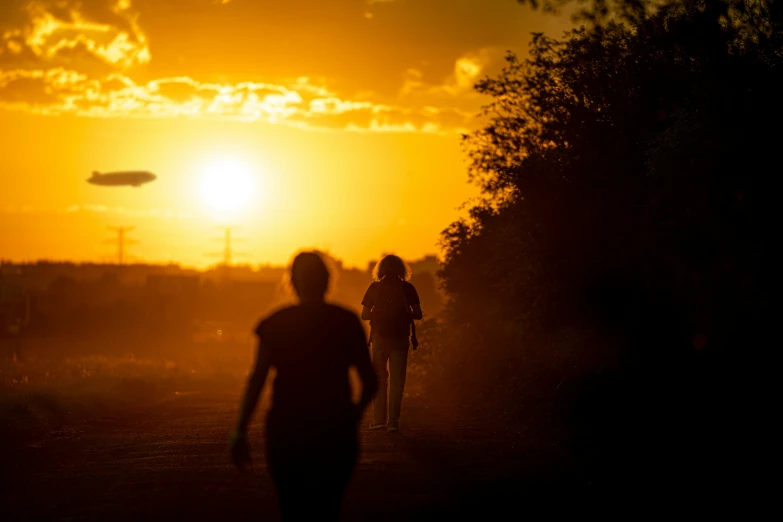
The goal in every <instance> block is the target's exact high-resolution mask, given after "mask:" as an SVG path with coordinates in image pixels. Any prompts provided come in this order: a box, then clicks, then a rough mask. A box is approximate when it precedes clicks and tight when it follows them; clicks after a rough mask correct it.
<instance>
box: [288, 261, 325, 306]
mask: <svg viewBox="0 0 783 522" xmlns="http://www.w3.org/2000/svg"><path fill="white" fill-rule="evenodd" d="M291 284H292V285H293V287H294V291H296V295H297V296H299V299H300V300H302V301H312V300H323V298H324V296H325V295H326V291H327V289H328V288H329V270H328V269H327V268H326V263H324V261H323V259H321V256H320V255H318V254H317V253H316V252H302V253H301V254H299V255H297V256H296V257H295V258H294V262H293V263H292V264H291Z"/></svg>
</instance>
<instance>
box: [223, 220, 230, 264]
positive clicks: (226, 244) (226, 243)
mask: <svg viewBox="0 0 783 522" xmlns="http://www.w3.org/2000/svg"><path fill="white" fill-rule="evenodd" d="M223 264H224V265H225V266H231V227H226V230H225V237H224V239H223Z"/></svg>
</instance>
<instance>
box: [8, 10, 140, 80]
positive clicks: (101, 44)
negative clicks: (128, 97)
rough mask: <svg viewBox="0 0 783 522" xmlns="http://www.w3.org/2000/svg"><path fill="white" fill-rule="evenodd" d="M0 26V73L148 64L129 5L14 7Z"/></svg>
mask: <svg viewBox="0 0 783 522" xmlns="http://www.w3.org/2000/svg"><path fill="white" fill-rule="evenodd" d="M14 4H15V5H16V7H17V9H15V10H14V11H13V12H12V15H14V16H11V17H9V19H8V20H7V21H6V22H5V23H3V21H2V20H0V34H2V40H0V67H3V66H9V65H10V66H21V65H27V66H36V67H45V66H49V67H71V68H75V69H77V70H85V71H92V70H93V69H94V68H98V69H103V71H102V72H105V70H106V69H107V68H116V69H127V68H130V67H133V66H136V65H141V64H146V63H149V61H150V59H151V54H150V49H149V45H148V42H147V37H146V35H145V34H144V32H143V31H142V30H141V27H140V26H139V24H138V13H137V12H136V11H135V10H134V9H133V6H132V3H131V0H79V1H76V0H56V1H54V0H30V1H28V2H24V3H21V2H15V3H14Z"/></svg>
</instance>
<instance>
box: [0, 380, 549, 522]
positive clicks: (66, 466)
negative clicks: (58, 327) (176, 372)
mask: <svg viewBox="0 0 783 522" xmlns="http://www.w3.org/2000/svg"><path fill="white" fill-rule="evenodd" d="M239 384H240V385H239V386H233V385H231V386H217V387H212V388H208V389H206V390H201V391H199V390H192V391H187V392H161V391H160V390H158V391H156V392H155V393H151V394H150V395H149V397H146V398H145V400H137V401H135V402H132V403H127V404H123V405H122V406H118V405H112V406H111V407H105V406H104V407H103V408H95V409H91V410H88V411H86V412H82V413H80V414H79V415H76V414H75V413H73V415H70V416H69V415H68V414H69V413H72V412H67V411H66V412H62V414H63V415H65V416H66V417H67V420H65V421H61V422H57V423H54V424H52V423H50V429H49V430H48V431H47V432H46V433H45V434H42V435H40V436H39V435H36V436H31V437H26V438H22V439H20V438H18V437H17V439H15V440H6V441H5V448H4V450H3V452H2V453H0V458H2V460H3V461H4V462H3V463H2V467H0V485H2V493H0V503H1V504H2V506H3V511H4V516H3V520H4V521H11V520H41V521H43V520H52V521H54V520H58V521H66V520H68V521H87V520H95V521H99V520H100V521H104V520H105V521H108V520H111V521H121V520H190V521H200V520H221V521H233V520H277V519H278V512H277V506H276V499H275V493H274V490H273V488H272V484H271V481H270V480H269V478H268V476H267V475H266V474H265V464H264V457H263V438H262V435H261V434H262V429H261V425H260V423H261V422H262V419H263V413H261V414H260V415H259V416H258V417H259V419H258V420H257V422H255V423H254V425H253V428H252V430H251V444H252V446H253V450H254V459H255V460H254V469H253V471H252V472H250V473H245V474H242V473H240V472H238V471H237V470H235V469H234V468H232V467H231V465H230V464H229V461H228V455H227V435H228V431H229V430H230V428H231V426H232V424H233V423H234V421H235V418H236V414H237V407H238V403H239V394H240V392H241V382H239ZM414 384H415V383H414ZM412 388H413V389H414V390H415V387H413V386H412ZM37 408H40V406H38V407H37ZM59 408H60V409H62V404H61V405H60V406H59ZM66 409H67V408H66ZM17 410H18V408H17ZM15 411H16V410H15ZM26 411H27V410H26V409H23V410H21V412H22V413H21V414H18V415H17V418H21V417H24V416H25V415H26V413H25V412H26ZM454 411H455V410H454V408H453V407H451V406H449V407H445V406H443V405H440V404H435V403H433V401H432V400H428V399H427V398H426V397H423V396H421V395H418V394H415V393H411V394H409V396H408V397H407V398H406V400H405V404H404V415H403V423H402V424H403V425H402V432H401V433H400V434H399V435H394V434H388V433H386V432H385V431H369V430H367V429H366V426H367V425H368V424H369V418H367V419H365V421H364V422H363V427H362V430H361V445H362V453H361V459H360V462H359V465H358V467H357V470H356V473H355V475H354V477H353V481H352V483H351V486H350V488H349V490H348V492H347V496H346V499H345V504H344V513H343V520H368V519H372V520H374V521H383V520H429V519H432V518H433V517H435V518H438V519H440V518H442V517H446V516H455V515H458V516H459V517H458V518H461V517H462V516H464V515H468V514H470V513H474V512H475V513H476V514H479V513H481V514H484V515H486V514H488V513H490V512H492V511H497V512H503V511H505V510H506V509H507V508H508V507H509V506H510V505H512V504H514V503H516V502H518V501H519V500H520V495H522V494H524V493H525V492H526V491H527V492H529V491H530V490H529V488H527V489H524V488H523V487H522V486H523V483H525V481H526V480H527V479H526V478H525V477H526V476H529V475H531V474H535V472H534V471H533V470H534V468H535V465H534V462H535V461H536V457H535V456H534V455H530V454H529V453H528V454H526V452H525V445H524V444H518V445H516V446H515V444H514V440H517V441H518V442H523V440H524V437H522V438H518V437H517V438H512V439H510V441H509V440H506V441H505V442H503V443H502V444H500V443H498V440H499V438H498V434H497V432H495V431H494V430H493V429H492V428H491V427H488V426H483V427H481V426H476V425H475V423H471V422H470V419H469V418H460V416H459V415H456V414H455V413H454ZM17 413H19V412H18V411H17ZM6 420H7V419H6ZM51 425H54V426H55V427H54V428H51ZM4 427H7V425H6V426H4ZM525 469H526V470H527V471H526V472H520V471H519V470H525ZM304 500H306V499H304Z"/></svg>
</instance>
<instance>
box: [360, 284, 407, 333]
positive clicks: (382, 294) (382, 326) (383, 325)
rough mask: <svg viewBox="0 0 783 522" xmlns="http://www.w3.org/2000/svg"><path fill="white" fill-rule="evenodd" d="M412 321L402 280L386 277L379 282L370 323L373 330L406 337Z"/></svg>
mask: <svg viewBox="0 0 783 522" xmlns="http://www.w3.org/2000/svg"><path fill="white" fill-rule="evenodd" d="M412 322H413V321H412V320H411V311H410V308H408V302H407V300H406V299H405V288H404V286H403V283H402V281H395V280H386V279H384V280H382V281H381V282H380V283H378V290H377V292H376V294H375V302H374V303H373V309H372V321H371V323H370V324H371V325H372V329H373V331H375V332H377V333H378V334H379V335H382V336H384V337H398V338H405V337H408V336H409V335H410V325H411V323H412Z"/></svg>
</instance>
